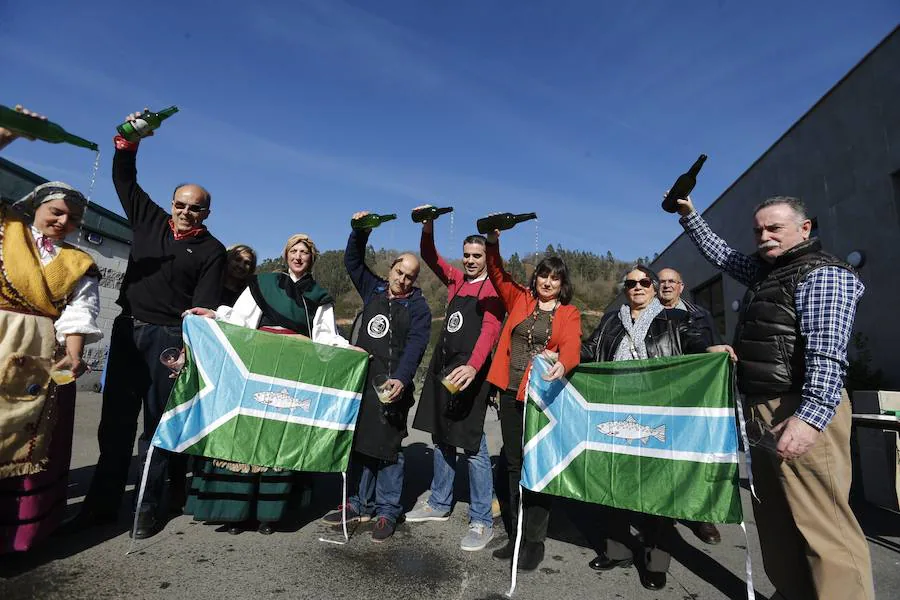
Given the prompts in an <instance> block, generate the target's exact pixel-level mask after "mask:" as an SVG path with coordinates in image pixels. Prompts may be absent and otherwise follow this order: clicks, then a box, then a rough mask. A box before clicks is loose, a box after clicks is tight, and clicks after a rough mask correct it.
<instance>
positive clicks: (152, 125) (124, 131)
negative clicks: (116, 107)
mask: <svg viewBox="0 0 900 600" xmlns="http://www.w3.org/2000/svg"><path fill="white" fill-rule="evenodd" d="M177 112H178V107H177V106H170V107H169V108H166V109H164V110H161V111H159V112H150V111H149V110H145V111H144V112H143V114H141V116H139V117H138V118H137V119H135V120H134V121H125V122H124V123H122V124H121V125H119V126H118V127H116V131H118V132H119V135H121V136H122V137H123V138H125V139H126V140H128V141H129V142H136V141H138V140H139V139H141V138H143V137H147V136H148V135H150V133H151V132H152V131H153V130H154V129H157V128H159V126H160V125H162V122H163V121H165V120H166V119H168V118H169V117H171V116H172V115H174V114H175V113H177Z"/></svg>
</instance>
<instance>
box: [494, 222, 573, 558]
mask: <svg viewBox="0 0 900 600" xmlns="http://www.w3.org/2000/svg"><path fill="white" fill-rule="evenodd" d="M499 235H500V232H499V231H495V232H494V233H493V234H490V235H488V236H487V242H488V243H487V246H486V248H485V253H486V256H487V272H488V277H490V279H491V283H493V284H494V288H496V290H497V293H498V294H499V296H500V299H501V300H503V304H504V305H505V306H506V312H507V315H508V316H507V318H506V322H505V323H504V325H503V330H502V331H501V332H500V340H499V341H498V342H497V350H496V351H495V352H494V358H493V362H492V363H491V368H490V370H489V371H488V376H487V379H488V381H489V382H491V383H492V384H493V385H494V386H496V387H497V388H498V389H499V390H500V429H501V432H502V436H503V455H504V457H505V458H506V468H507V476H508V485H509V503H508V505H507V506H506V511H505V512H506V514H505V515H504V525H505V526H506V531H507V534H508V536H509V540H508V541H507V543H506V545H505V546H503V547H502V548H499V549H497V550H495V551H494V557H495V558H500V559H509V558H512V555H513V551H514V550H515V541H516V534H515V532H516V531H517V520H518V512H519V479H520V478H521V472H522V413H523V411H524V410H525V402H524V400H525V389H526V388H527V386H528V376H529V373H530V371H531V361H532V358H534V357H535V356H537V355H538V354H542V355H544V356H545V357H547V358H548V359H550V360H551V362H553V366H552V367H551V368H550V369H549V370H548V372H547V374H546V375H544V378H545V379H547V380H548V381H552V380H554V379H559V378H560V377H562V376H564V375H565V374H566V373H568V372H569V371H571V370H572V369H574V368H575V367H577V366H578V362H579V361H578V358H579V356H578V355H579V348H580V345H581V313H580V312H578V309H577V308H575V306H573V305H572V304H571V302H572V296H573V294H574V290H573V289H572V283H571V281H570V279H569V269H568V268H567V267H566V263H565V262H563V260H562V259H561V258H559V257H558V256H548V257H546V258H544V259H543V260H541V262H539V263H538V264H537V266H536V267H535V269H534V273H532V275H531V279H530V281H529V282H528V285H527V286H524V285H521V284H519V283H516V282H515V281H514V280H513V278H512V276H511V275H510V274H509V273H507V272H506V270H505V269H504V268H503V259H502V258H500V244H499ZM521 500H522V505H523V518H524V522H523V533H524V542H525V544H524V546H523V549H524V551H523V554H522V557H521V558H520V560H519V569H520V570H522V571H533V570H534V569H536V568H537V566H538V565H539V564H540V563H541V561H542V560H543V559H544V539H545V538H546V537H547V525H548V524H549V522H550V506H551V498H550V496H545V495H543V494H539V493H536V492H532V491H529V490H524V491H523V497H522V499H521Z"/></svg>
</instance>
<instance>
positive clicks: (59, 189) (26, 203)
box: [13, 181, 88, 214]
mask: <svg viewBox="0 0 900 600" xmlns="http://www.w3.org/2000/svg"><path fill="white" fill-rule="evenodd" d="M53 200H65V201H66V202H74V203H76V204H80V205H81V206H87V203H88V201H87V198H85V197H84V195H83V194H82V193H81V192H79V191H78V190H76V189H75V188H73V187H72V186H71V185H69V184H68V183H63V182H62V181H48V182H47V183H42V184H41V185H39V186H37V187H36V188H34V189H33V190H31V193H29V194H27V195H25V196H24V197H22V198H20V199H19V200H18V201H16V202H15V203H14V204H13V206H14V207H16V208H18V209H19V210H21V211H23V212H26V213H32V214H33V213H34V211H36V210H37V208H38V206H40V205H41V204H44V203H45V202H51V201H53Z"/></svg>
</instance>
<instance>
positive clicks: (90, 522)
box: [56, 509, 119, 535]
mask: <svg viewBox="0 0 900 600" xmlns="http://www.w3.org/2000/svg"><path fill="white" fill-rule="evenodd" d="M118 520H119V515H118V512H117V511H103V512H100V511H95V510H91V509H82V510H81V511H80V512H79V513H78V514H77V515H75V516H74V517H72V518H70V519H66V520H65V521H63V523H62V525H60V527H59V529H57V530H56V533H57V534H58V535H72V534H75V533H82V532H84V531H86V530H88V529H91V528H93V527H102V526H103V525H109V524H111V523H115V522H116V521H118Z"/></svg>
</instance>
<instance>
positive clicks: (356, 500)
mask: <svg viewBox="0 0 900 600" xmlns="http://www.w3.org/2000/svg"><path fill="white" fill-rule="evenodd" d="M352 460H353V462H355V463H357V466H358V467H361V468H362V475H361V476H360V478H359V489H358V490H357V492H356V494H354V495H352V496H350V501H349V503H350V506H351V508H353V510H355V511H356V512H357V513H358V514H360V515H369V516H370V517H371V516H375V517H384V518H385V519H387V520H388V521H391V522H392V523H396V522H397V519H399V518H400V515H402V514H403V506H402V505H401V504H400V494H401V493H402V492H403V463H404V458H403V450H400V452H398V453H397V462H395V463H392V462H388V461H386V460H378V459H377V458H372V457H371V456H364V455H362V454H359V453H358V452H355V453H354V454H353V457H352Z"/></svg>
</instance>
